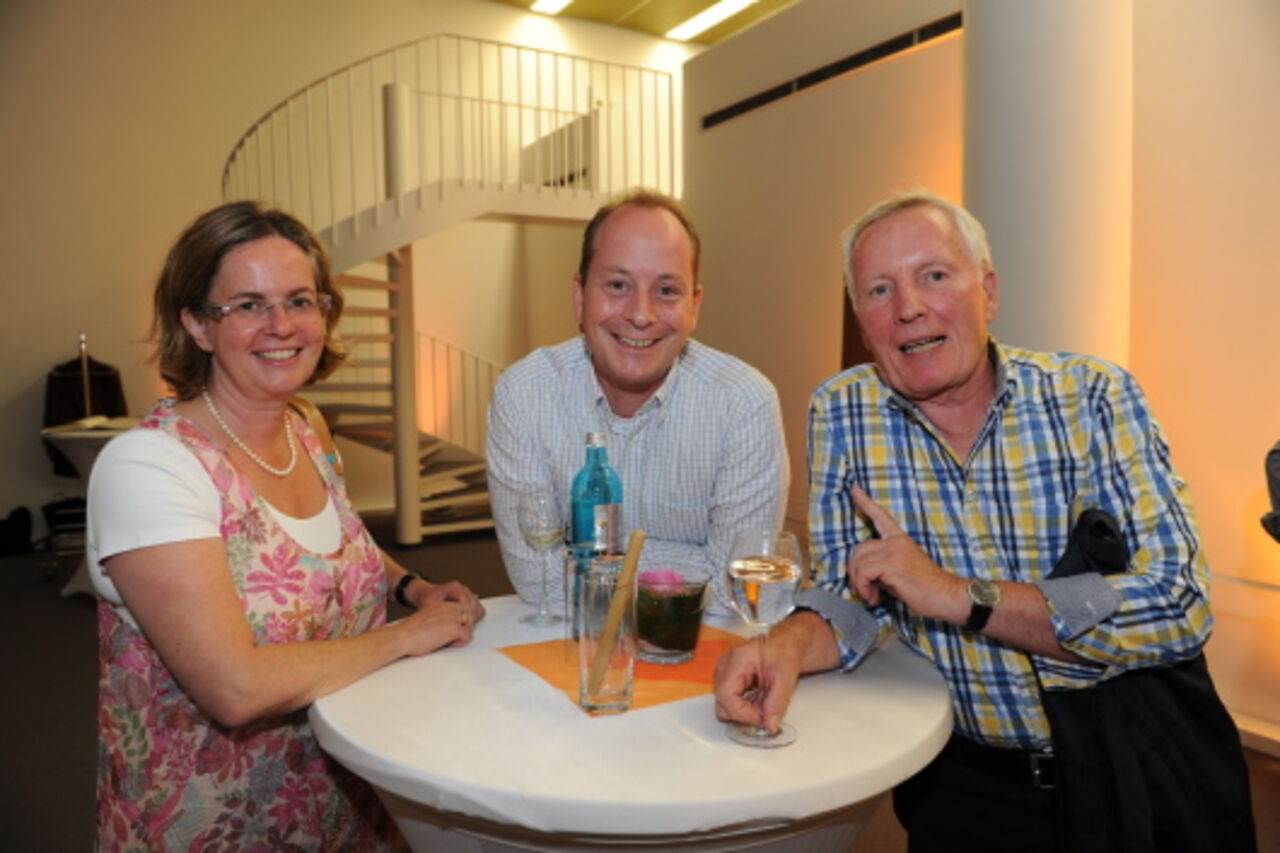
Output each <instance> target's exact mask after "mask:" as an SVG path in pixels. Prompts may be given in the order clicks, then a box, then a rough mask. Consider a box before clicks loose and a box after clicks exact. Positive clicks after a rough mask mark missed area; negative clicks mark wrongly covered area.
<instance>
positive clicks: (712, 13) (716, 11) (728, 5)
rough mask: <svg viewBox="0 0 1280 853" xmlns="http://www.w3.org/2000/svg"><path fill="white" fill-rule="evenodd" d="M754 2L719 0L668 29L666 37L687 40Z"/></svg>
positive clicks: (747, 0)
mask: <svg viewBox="0 0 1280 853" xmlns="http://www.w3.org/2000/svg"><path fill="white" fill-rule="evenodd" d="M755 2H756V0H720V2H719V3H717V4H715V5H714V6H708V7H707V8H706V9H703V10H702V11H701V12H699V13H698V14H696V15H694V16H693V17H692V18H690V19H689V20H687V21H685V22H684V23H683V24H681V25H680V26H678V27H675V28H673V29H670V30H668V31H667V38H669V39H675V40H676V41H688V40H689V39H691V38H693V37H694V36H696V35H698V34H699V33H701V32H703V31H705V30H709V29H711V28H712V27H714V26H715V25H716V24H718V23H720V22H721V21H723V20H725V19H726V18H732V17H733V16H734V15H736V14H738V13H739V12H741V11H742V10H743V9H745V8H747V7H748V6H750V5H751V4H753V3H755Z"/></svg>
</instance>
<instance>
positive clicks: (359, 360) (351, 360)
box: [338, 339, 391, 368]
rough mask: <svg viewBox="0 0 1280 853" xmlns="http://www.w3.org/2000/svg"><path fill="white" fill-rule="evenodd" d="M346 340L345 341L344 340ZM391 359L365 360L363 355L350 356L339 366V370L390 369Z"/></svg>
mask: <svg viewBox="0 0 1280 853" xmlns="http://www.w3.org/2000/svg"><path fill="white" fill-rule="evenodd" d="M344 340H345V339H344ZM390 366H391V359H389V358H365V357H364V356H361V355H352V356H348V357H347V359H346V361H344V362H342V364H339V365H338V367H339V368H344V367H390Z"/></svg>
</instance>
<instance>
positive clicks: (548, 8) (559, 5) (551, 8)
mask: <svg viewBox="0 0 1280 853" xmlns="http://www.w3.org/2000/svg"><path fill="white" fill-rule="evenodd" d="M572 2H573V0H538V2H537V3H534V4H533V5H532V6H530V7H529V10H530V11H532V12H542V13H543V14H545V15H558V14H559V13H560V10H561V9H563V8H564V7H565V6H568V5H569V4H570V3H572Z"/></svg>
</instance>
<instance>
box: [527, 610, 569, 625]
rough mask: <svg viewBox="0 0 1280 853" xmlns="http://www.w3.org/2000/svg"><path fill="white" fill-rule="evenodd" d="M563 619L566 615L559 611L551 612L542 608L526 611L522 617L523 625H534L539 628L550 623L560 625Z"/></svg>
mask: <svg viewBox="0 0 1280 853" xmlns="http://www.w3.org/2000/svg"><path fill="white" fill-rule="evenodd" d="M563 621H564V617H563V616H561V615H559V614H558V613H551V612H548V611H542V610H535V611H534V612H532V613H526V614H525V615H523V616H521V617H520V624H521V625H534V626H536V627H539V628H544V627H547V626H549V625H559V624H560V623H561V622H563Z"/></svg>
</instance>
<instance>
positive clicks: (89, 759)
mask: <svg viewBox="0 0 1280 853" xmlns="http://www.w3.org/2000/svg"><path fill="white" fill-rule="evenodd" d="M370 529H371V530H372V531H373V533H374V536H375V537H376V538H377V539H378V540H379V542H380V543H381V544H382V545H383V547H385V548H387V549H388V550H389V551H391V552H392V554H393V556H395V557H396V559H397V560H399V561H400V562H401V563H402V564H403V565H405V566H406V567H407V568H410V569H414V570H416V571H419V572H422V573H423V574H425V575H427V576H428V577H430V578H431V579H432V580H435V581H442V580H449V579H453V578H456V579H458V580H461V581H463V582H464V583H466V584H468V585H469V586H470V587H471V588H472V589H473V590H475V591H476V592H477V593H478V594H479V595H481V596H492V595H504V594H507V593H509V592H511V586H510V584H509V583H508V581H507V578H506V573H505V571H504V570H503V568H502V561H501V557H500V555H499V552H498V546H497V541H496V539H495V538H494V537H493V535H492V533H475V534H459V535H454V536H448V537H441V538H438V539H432V540H428V542H427V543H425V544H423V545H421V546H418V547H415V548H407V549H401V548H397V547H396V546H395V544H394V541H393V540H394V534H393V528H392V527H391V524H390V522H389V520H388V519H372V520H371V521H370ZM47 563H48V557H47V556H46V555H43V554H34V555H25V556H18V557H2V558H0V672H4V673H5V675H6V680H7V681H8V683H9V684H10V689H9V690H8V691H6V696H5V698H4V699H3V700H2V701H0V733H3V734H2V736H0V769H2V770H3V772H0V803H2V804H3V806H2V807H0V850H3V851H21V853H43V851H48V852H49V853H66V851H89V850H91V849H92V848H93V803H94V789H93V787H94V763H95V760H96V749H97V743H96V738H97V736H96V731H95V724H94V709H95V707H96V702H97V672H96V666H97V663H96V657H95V656H96V644H97V639H96V636H95V616H94V605H93V602H92V601H91V600H90V599H89V598H88V597H87V596H84V595H79V596H74V597H72V598H62V597H60V595H59V589H60V581H61V580H62V579H64V578H65V577H66V576H67V575H68V574H69V573H70V571H71V568H72V566H69V565H64V566H62V567H61V568H60V569H59V571H58V572H57V573H56V574H55V576H54V577H48V576H46V575H47V572H46V566H47ZM1247 755H1248V758H1249V763H1250V769H1251V775H1252V781H1253V795H1254V810H1255V815H1256V817H1257V820H1258V829H1259V851H1260V853H1280V759H1275V758H1271V757H1269V756H1265V755H1262V754H1260V753H1256V752H1248V753H1247ZM905 849H906V842H905V838H904V836H903V833H902V830H901V828H900V827H899V826H898V824H897V821H896V820H895V819H894V817H893V813H892V810H891V809H890V808H888V805H887V800H886V803H885V805H883V806H882V807H881V808H880V809H878V811H877V813H876V816H875V818H874V819H873V820H872V822H871V824H870V825H869V826H868V828H867V829H866V831H865V832H864V833H863V835H862V837H861V838H860V839H859V844H858V850H860V851H868V853H899V851H904V850H905ZM446 853H447V851H446Z"/></svg>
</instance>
